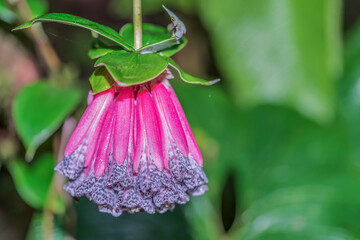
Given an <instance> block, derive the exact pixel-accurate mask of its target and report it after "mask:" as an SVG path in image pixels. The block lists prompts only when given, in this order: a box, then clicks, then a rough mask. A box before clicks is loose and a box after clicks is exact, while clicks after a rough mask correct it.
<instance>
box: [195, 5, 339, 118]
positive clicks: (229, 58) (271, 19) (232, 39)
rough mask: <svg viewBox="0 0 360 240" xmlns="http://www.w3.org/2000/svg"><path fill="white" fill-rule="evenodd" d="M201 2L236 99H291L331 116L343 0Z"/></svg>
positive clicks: (311, 112) (248, 102)
mask: <svg viewBox="0 0 360 240" xmlns="http://www.w3.org/2000/svg"><path fill="white" fill-rule="evenodd" d="M200 2H201V13H202V18H203V19H204V23H205V25H206V27H207V29H208V30H209V34H210V36H211V40H212V42H213V43H214V52H215V56H216V60H217V61H216V63H217V65H218V67H219V69H220V72H221V73H222V74H223V76H224V77H225V78H226V79H228V81H229V85H230V89H231V91H232V93H233V95H234V96H235V101H236V103H237V104H240V105H243V106H254V105H255V106H256V105H258V104H264V103H265V104H280V105H288V106H291V107H294V108H295V109H297V110H298V111H299V112H300V113H302V114H304V115H305V116H307V117H309V118H312V119H315V120H317V121H320V122H329V121H330V120H331V119H332V117H333V115H334V102H335V101H334V100H335V94H334V92H335V91H334V90H335V81H336V80H337V78H338V76H339V71H340V69H341V66H342V62H341V51H340V49H341V44H340V41H341V35H340V33H341V29H340V26H341V25H340V23H341V21H340V16H341V1H340V0H316V1H314V0H304V1H288V0H280V1H279V0H270V1H261V0H260V1H259V0H258V1H246V0H242V1H238V0H225V1H223V2H222V3H221V4H218V1H216V0H209V1H208V0H206V1H200Z"/></svg>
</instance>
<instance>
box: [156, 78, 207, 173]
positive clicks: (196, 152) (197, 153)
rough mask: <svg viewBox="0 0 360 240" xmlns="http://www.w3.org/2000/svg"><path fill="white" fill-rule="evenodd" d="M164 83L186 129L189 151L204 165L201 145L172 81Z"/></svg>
mask: <svg viewBox="0 0 360 240" xmlns="http://www.w3.org/2000/svg"><path fill="white" fill-rule="evenodd" d="M162 84H164V86H165V87H166V89H167V90H168V92H169V95H170V97H171V99H172V102H173V103H174V106H175V108H176V111H177V113H178V115H179V118H180V122H181V125H182V127H183V129H184V132H185V136H186V139H187V143H188V146H189V151H190V153H191V155H192V157H193V158H194V160H195V161H196V162H197V163H198V164H199V165H200V166H202V165H203V158H202V156H201V152H200V150H199V147H198V145H197V143H196V141H195V138H194V135H193V133H192V131H191V128H190V125H189V123H188V121H187V119H186V116H185V113H184V111H183V109H182V107H181V104H180V102H179V100H178V98H177V96H176V94H175V92H174V90H173V89H172V87H171V86H170V83H169V82H168V81H166V80H165V81H163V82H162Z"/></svg>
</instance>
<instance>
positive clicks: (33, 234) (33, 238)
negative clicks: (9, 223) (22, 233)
mask: <svg viewBox="0 0 360 240" xmlns="http://www.w3.org/2000/svg"><path fill="white" fill-rule="evenodd" d="M44 218H45V215H44V214H43V213H41V212H35V213H34V214H33V216H32V219H31V223H30V226H29V230H28V233H27V235H26V240H38V239H47V238H46V237H44V232H47V231H50V234H51V236H50V239H51V240H64V239H65V237H66V232H65V230H64V229H63V228H62V227H61V225H60V223H59V221H58V219H57V218H56V217H55V218H54V220H53V218H51V219H44ZM49 220H53V223H49V222H48V221H49ZM44 223H46V224H44ZM49 226H50V227H51V229H45V228H48V227H49Z"/></svg>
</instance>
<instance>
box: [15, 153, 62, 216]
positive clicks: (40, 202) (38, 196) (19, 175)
mask: <svg viewBox="0 0 360 240" xmlns="http://www.w3.org/2000/svg"><path fill="white" fill-rule="evenodd" d="M54 167H55V166H54V158H53V155H52V154H51V153H44V154H42V155H40V156H39V157H38V158H36V159H35V160H34V161H33V162H32V163H26V162H25V161H23V160H22V159H18V160H14V161H11V162H10V165H9V170H10V172H11V175H12V178H13V180H14V183H15V186H16V190H17V192H18V193H19V194H20V196H21V198H22V199H23V200H24V201H25V202H26V203H27V204H29V205H30V206H32V207H33V208H36V209H42V208H43V207H44V205H45V202H46V198H47V195H48V192H49V188H50V185H51V181H52V177H53V174H54ZM54 204H56V203H54ZM59 204H61V203H60V202H59ZM54 206H55V208H54V209H55V210H56V209H59V208H63V207H62V206H60V205H59V206H56V205H54Z"/></svg>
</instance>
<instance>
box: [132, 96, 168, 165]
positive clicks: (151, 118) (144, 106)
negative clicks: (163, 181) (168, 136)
mask: <svg viewBox="0 0 360 240" xmlns="http://www.w3.org/2000/svg"><path fill="white" fill-rule="evenodd" d="M137 99H139V100H140V101H139V104H140V106H141V108H140V109H141V111H142V116H143V119H142V120H143V122H144V125H145V134H146V147H147V149H148V150H149V153H150V156H151V159H152V160H153V162H154V164H155V166H156V167H157V168H158V169H159V170H162V169H163V167H164V165H163V158H164V155H165V144H164V139H163V138H162V137H161V128H160V121H159V116H158V111H157V109H156V105H155V103H154V101H153V99H152V97H151V95H150V92H149V91H148V90H144V91H143V92H141V93H139V96H138V98H137Z"/></svg>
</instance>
